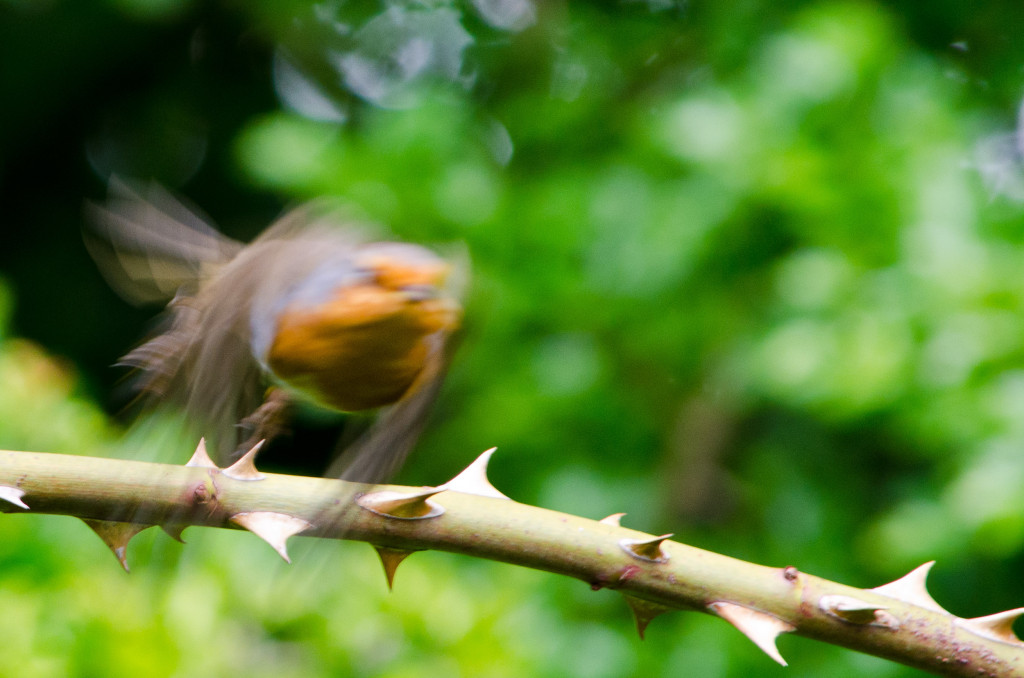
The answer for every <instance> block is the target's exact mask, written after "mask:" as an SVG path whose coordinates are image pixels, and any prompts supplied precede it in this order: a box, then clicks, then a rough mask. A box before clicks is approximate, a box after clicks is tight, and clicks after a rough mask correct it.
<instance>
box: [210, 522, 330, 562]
mask: <svg viewBox="0 0 1024 678" xmlns="http://www.w3.org/2000/svg"><path fill="white" fill-rule="evenodd" d="M228 520H230V521H231V522H233V523H234V524H236V525H240V526H241V527H244V528H245V529H247V530H249V531H250V532H252V533H253V534H255V535H256V536H257V537H259V538H260V539H262V540H263V541H265V542H267V543H268V544H270V545H271V546H273V547H274V550H275V551H277V552H278V554H280V556H281V557H282V558H284V561H285V562H286V563H291V562H292V561H291V558H289V557H288V549H287V548H286V547H285V542H287V541H288V537H291V536H294V535H296V534H298V533H299V532H303V531H305V530H308V529H309V528H311V527H313V525H312V524H310V523H308V522H306V521H305V520H303V519H302V518H297V517H295V516H290V515H288V514H286V513H276V512H274V511H247V512H243V513H236V514H235V515H233V516H231V518H229V519H228Z"/></svg>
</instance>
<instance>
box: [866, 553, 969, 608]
mask: <svg viewBox="0 0 1024 678" xmlns="http://www.w3.org/2000/svg"><path fill="white" fill-rule="evenodd" d="M934 564H935V561H934V560H931V561H928V562H927V563H925V564H924V565H922V566H921V567H918V568H917V569H915V570H912V571H911V572H910V573H908V574H907V575H906V576H903V577H900V578H899V579H897V580H896V581H892V582H889V583H888V584H884V585H882V586H876V587H875V588H873V589H869V590H870V591H874V592H875V593H881V594H882V595H883V596H889V597H890V598H896V599H897V600H902V601H903V602H905V603H910V604H911V605H917V606H918V607H923V608H926V609H928V610H933V611H935V612H944V613H946V614H949V612H946V610H944V609H943V608H942V606H941V605H939V604H938V603H937V602H935V599H934V598H932V597H931V594H929V593H928V586H927V584H926V580H927V579H928V572H929V570H931V569H932V565H934Z"/></svg>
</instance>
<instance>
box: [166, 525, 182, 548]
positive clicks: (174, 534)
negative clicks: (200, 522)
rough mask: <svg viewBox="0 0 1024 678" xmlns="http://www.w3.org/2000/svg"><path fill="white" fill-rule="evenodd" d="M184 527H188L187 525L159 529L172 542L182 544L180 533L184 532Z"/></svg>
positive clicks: (167, 526)
mask: <svg viewBox="0 0 1024 678" xmlns="http://www.w3.org/2000/svg"><path fill="white" fill-rule="evenodd" d="M186 527H188V525H161V526H160V529H161V530H163V531H164V532H166V533H167V536H168V537H170V538H171V539H173V540H174V541H179V542H181V543H182V544H184V543H185V540H184V539H182V538H181V533H182V532H184V531H185V528H186Z"/></svg>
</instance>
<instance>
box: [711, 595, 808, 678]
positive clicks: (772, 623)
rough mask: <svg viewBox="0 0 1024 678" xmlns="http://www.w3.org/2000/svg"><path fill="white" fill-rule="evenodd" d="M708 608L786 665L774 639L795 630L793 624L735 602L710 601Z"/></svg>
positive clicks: (766, 652)
mask: <svg viewBox="0 0 1024 678" xmlns="http://www.w3.org/2000/svg"><path fill="white" fill-rule="evenodd" d="M708 609H709V610H710V611H711V612H712V613H713V614H717V615H718V616H719V617H721V618H722V619H724V620H725V621H727V622H729V623H730V624H732V625H733V626H735V627H736V628H738V629H739V630H740V632H741V633H742V634H743V635H745V636H746V637H747V638H750V640H752V641H753V642H754V645H757V646H758V647H759V648H761V650H763V651H764V653H765V654H767V655H768V656H769V657H771V658H772V659H774V660H775V661H777V662H778V663H780V664H782V665H783V666H788V664H786V660H785V659H783V658H782V655H781V654H779V648H778V647H776V646H775V639H776V638H778V637H779V636H780V635H782V634H783V633H790V632H792V631H796V627H795V626H793V625H792V624H790V623H789V622H785V621H782V620H781V619H779V618H778V617H773V616H772V615H770V614H767V613H765V612H759V611H757V610H752V609H750V608H749V607H743V606H742V605H736V604H735V603H726V602H716V603H711V604H710V605H708Z"/></svg>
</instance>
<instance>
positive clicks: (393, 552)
mask: <svg viewBox="0 0 1024 678" xmlns="http://www.w3.org/2000/svg"><path fill="white" fill-rule="evenodd" d="M371 546H373V548H374V550H376V551H377V555H378V556H380V562H381V564H382V565H383V566H384V576H385V577H387V579H388V590H389V591H390V590H391V589H392V587H394V584H395V571H396V570H397V569H398V566H399V565H401V564H402V561H403V560H405V559H406V558H408V557H409V556H410V555H412V554H413V553H415V551H407V550H405V549H393V548H391V547H390V546H377V545H376V544H371Z"/></svg>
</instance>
